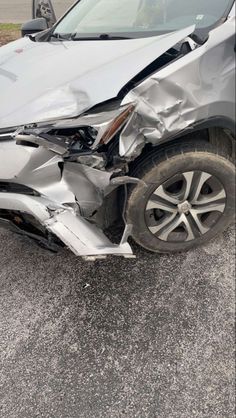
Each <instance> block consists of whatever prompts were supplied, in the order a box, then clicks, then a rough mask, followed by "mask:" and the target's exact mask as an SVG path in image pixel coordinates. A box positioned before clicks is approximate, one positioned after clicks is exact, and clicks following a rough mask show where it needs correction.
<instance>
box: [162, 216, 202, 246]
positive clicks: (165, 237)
mask: <svg viewBox="0 0 236 418" xmlns="http://www.w3.org/2000/svg"><path fill="white" fill-rule="evenodd" d="M182 224H183V225H184V227H185V230H186V232H187V234H188V236H187V238H186V240H185V241H191V240H192V239H194V238H195V236H194V233H193V230H192V227H191V225H190V223H189V221H188V219H187V217H186V216H185V215H184V214H182V215H179V216H177V217H176V218H175V219H174V220H173V221H172V222H171V223H170V224H169V225H168V226H167V228H164V229H163V231H162V232H161V233H160V234H158V238H159V239H162V240H163V241H168V237H169V235H170V233H171V232H174V230H175V229H176V228H178V226H180V225H182Z"/></svg>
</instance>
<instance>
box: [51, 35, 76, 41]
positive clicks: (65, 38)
mask: <svg viewBox="0 0 236 418" xmlns="http://www.w3.org/2000/svg"><path fill="white" fill-rule="evenodd" d="M72 36H73V35H72V33H66V34H65V33H63V34H62V33H51V34H50V37H49V39H52V38H54V39H57V40H58V41H70V40H71V39H72Z"/></svg>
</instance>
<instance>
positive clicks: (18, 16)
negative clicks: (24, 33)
mask: <svg viewBox="0 0 236 418" xmlns="http://www.w3.org/2000/svg"><path fill="white" fill-rule="evenodd" d="M52 2H53V4H54V5H55V11H56V14H57V17H58V18H59V17H60V16H61V15H62V14H63V13H64V12H65V11H66V9H68V7H70V6H71V5H72V4H73V3H74V0H52ZM31 10H32V0H0V22H1V23H4V22H11V23H18V22H19V23H23V22H26V21H27V20H29V19H31V16H32V12H31Z"/></svg>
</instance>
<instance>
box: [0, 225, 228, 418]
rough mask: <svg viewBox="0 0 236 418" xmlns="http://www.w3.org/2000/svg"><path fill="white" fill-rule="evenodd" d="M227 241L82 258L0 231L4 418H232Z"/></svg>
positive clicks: (0, 389) (0, 378)
mask: <svg viewBox="0 0 236 418" xmlns="http://www.w3.org/2000/svg"><path fill="white" fill-rule="evenodd" d="M234 244H235V237H234V229H233V227H232V228H230V229H229V230H228V231H226V232H225V233H224V235H222V236H219V237H218V238H217V239H216V240H215V241H213V242H211V243H210V244H208V245H206V246H205V247H202V248H199V249H197V250H194V251H190V252H189V253H187V254H177V255H171V256H170V255H153V254H150V253H147V252H145V251H142V250H139V249H136V250H137V259H136V260H124V259H122V258H112V257H111V258H108V259H107V260H106V261H97V262H95V263H91V262H89V263H88V262H84V261H82V260H81V259H79V258H76V257H75V256H74V255H73V254H72V253H70V252H69V251H67V250H63V251H62V252H61V253H59V254H57V255H52V254H51V253H48V252H46V251H44V250H43V249H40V248H38V247H37V246H36V245H35V244H32V243H30V242H29V241H25V240H24V239H23V238H21V237H18V236H15V235H13V234H11V233H9V232H6V231H3V230H0V251H1V257H0V336H1V337H0V370H1V372H0V415H1V417H3V418H37V417H43V418H113V417H114V418H116V417H117V418H118V417H127V418H136V417H137V418H146V417H147V418H149V417H150V418H196V417H197V418H233V417H234V303H235V300H234V276H235V245H234Z"/></svg>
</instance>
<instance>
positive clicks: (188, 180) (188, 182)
mask: <svg viewBox="0 0 236 418" xmlns="http://www.w3.org/2000/svg"><path fill="white" fill-rule="evenodd" d="M183 176H184V178H185V191H184V196H183V200H187V199H188V197H189V195H190V192H191V190H192V185H193V176H194V172H193V171H189V172H188V173H183Z"/></svg>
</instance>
